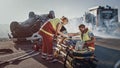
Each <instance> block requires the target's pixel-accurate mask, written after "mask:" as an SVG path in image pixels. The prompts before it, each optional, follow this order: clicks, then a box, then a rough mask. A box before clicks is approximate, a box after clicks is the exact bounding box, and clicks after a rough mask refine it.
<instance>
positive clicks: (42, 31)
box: [40, 29, 54, 37]
mask: <svg viewBox="0 0 120 68" xmlns="http://www.w3.org/2000/svg"><path fill="white" fill-rule="evenodd" d="M40 30H41V31H42V32H44V33H45V34H47V35H49V36H52V37H53V36H54V35H53V34H51V33H49V32H47V31H46V30H44V29H40Z"/></svg>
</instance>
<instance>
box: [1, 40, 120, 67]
mask: <svg viewBox="0 0 120 68" xmlns="http://www.w3.org/2000/svg"><path fill="white" fill-rule="evenodd" d="M1 44H2V45H1ZM7 44H9V45H7ZM3 45H5V46H6V47H9V46H10V49H13V51H15V52H17V51H20V50H21V51H26V50H28V49H31V47H32V46H31V45H30V44H19V45H16V44H12V42H10V41H8V42H4V44H3V43H0V47H1V46H2V48H5V47H3ZM95 55H96V56H97V59H98V60H99V62H98V63H97V64H98V67H97V68H114V65H115V64H116V62H117V61H119V60H120V50H119V48H118V49H115V48H109V47H108V46H103V45H96V50H95ZM0 56H2V55H0ZM0 68H63V64H62V63H59V62H58V63H50V62H47V61H45V60H43V59H41V57H40V55H37V56H35V57H31V58H29V59H26V60H23V61H19V62H15V63H13V64H3V65H1V66H0Z"/></svg>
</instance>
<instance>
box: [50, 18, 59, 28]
mask: <svg viewBox="0 0 120 68" xmlns="http://www.w3.org/2000/svg"><path fill="white" fill-rule="evenodd" d="M50 23H51V25H52V26H53V28H54V29H55V30H56V27H57V24H58V23H61V20H60V19H58V18H54V19H50Z"/></svg>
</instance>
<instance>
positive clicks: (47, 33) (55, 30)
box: [39, 16, 68, 60]
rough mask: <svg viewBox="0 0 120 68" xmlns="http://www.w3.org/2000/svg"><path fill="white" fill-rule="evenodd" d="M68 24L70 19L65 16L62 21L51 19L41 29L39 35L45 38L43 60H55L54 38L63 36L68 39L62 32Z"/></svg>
mask: <svg viewBox="0 0 120 68" xmlns="http://www.w3.org/2000/svg"><path fill="white" fill-rule="evenodd" d="M67 23H68V18H66V17H64V16H63V17H62V18H61V19H58V18H54V19H50V20H49V21H47V22H46V23H44V24H43V26H42V27H41V28H40V30H39V34H40V35H41V36H42V37H43V41H42V56H41V57H42V58H44V59H46V60H52V59H53V38H54V36H55V35H57V34H59V35H62V36H63V37H68V35H66V34H64V33H62V32H61V31H60V29H61V27H62V26H63V25H66V24H67Z"/></svg>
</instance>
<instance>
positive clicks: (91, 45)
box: [81, 30, 95, 51]
mask: <svg viewBox="0 0 120 68" xmlns="http://www.w3.org/2000/svg"><path fill="white" fill-rule="evenodd" d="M89 32H90V30H87V32H85V33H84V34H83V35H82V34H81V40H82V41H84V42H86V41H90V40H91V37H90V36H89ZM85 45H87V46H88V48H89V49H91V50H93V51H94V50H95V47H94V42H93V43H89V44H85Z"/></svg>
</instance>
